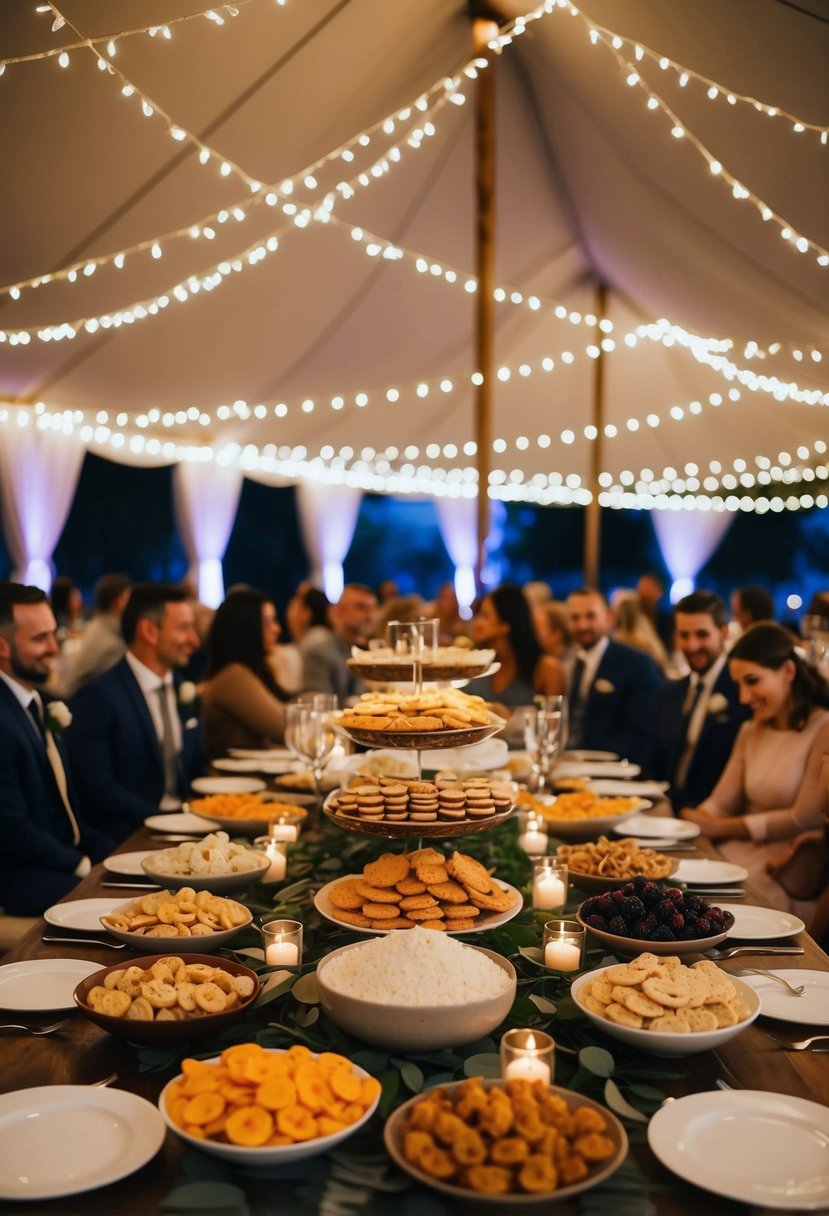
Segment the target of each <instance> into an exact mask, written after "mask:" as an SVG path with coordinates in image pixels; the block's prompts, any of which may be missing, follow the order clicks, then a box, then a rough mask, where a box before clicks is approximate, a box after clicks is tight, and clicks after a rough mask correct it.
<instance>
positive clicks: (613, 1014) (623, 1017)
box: [603, 1002, 644, 1030]
mask: <svg viewBox="0 0 829 1216" xmlns="http://www.w3.org/2000/svg"><path fill="white" fill-rule="evenodd" d="M603 1008H604V1016H605V1017H606V1018H607V1020H608V1021H609V1022H615V1023H616V1025H617V1026H629V1027H630V1028H631V1029H632V1030H641V1029H642V1026H643V1025H644V1022H643V1019H642V1018H640V1016H639V1014H638V1013H634V1012H633V1010H632V1009H628V1007H627V1005H617V1004H616V1003H615V1002H614V1003H612V1004H610V1005H605V1006H603Z"/></svg>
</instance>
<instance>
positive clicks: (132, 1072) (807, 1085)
mask: <svg viewBox="0 0 829 1216" xmlns="http://www.w3.org/2000/svg"><path fill="white" fill-rule="evenodd" d="M151 847H153V845H152V842H151V840H150V834H149V832H148V831H147V830H146V829H141V830H140V831H139V832H136V833H135V835H134V836H132V837H131V838H130V839H129V840H128V841H125V842H124V844H123V845H122V846H121V849H120V850H119V851H123V852H128V851H132V850H137V849H147V848H151ZM159 847H161V846H159ZM696 854H697V855H700V854H702V855H711V856H716V853H715V850H713V848H712V847H711V846H710V845H708V844H707V842H704V841H697V842H696ZM112 877H113V876H112V875H110V874H108V873H107V872H106V871H105V870H104V869H103V867H102V866H96V867H95V869H94V870H93V871H92V873H91V874H90V875H89V876H88V877H87V878H86V879H84V880H83V882H82V883H80V884H79V886H78V887H77V888H76V889H75V891H73V892H72V895H71V896H70V898H73V899H87V898H97V897H103V896H107V895H112V894H115V892H113V891H112V890H110V889H107V888H105V887H103V886H102V885H101V884H102V882H103V881H104V880H106V879H108V878H110V879H111V878H112ZM123 894H124V898H125V900H126V899H128V898H129V897H130V896H131V895H132V894H137V893H134V892H130V891H125V892H124V893H123ZM749 896H750V893H749ZM750 901H751V900H750V899H749V901H748V902H750ZM754 902H758V901H756V900H755V901H754ZM45 927H46V926H45V923H44V924H42V925H40V926H39V927H36V928H35V929H34V930H32V931H31V932H30V933H29V934H28V935H27V936H26V937H25V938H24V939H23V941H22V942H21V943H20V945H19V946H18V947H17V948H16V949H15V950H13V951H10V952H9V953H8V954H6V955H5V956H4V958H3V960H2V961H3V962H4V963H10V962H14V961H19V960H26V959H47V958H67V957H72V958H83V959H89V960H90V961H93V962H97V963H100V964H101V966H102V967H104V966H109V965H111V964H112V963H113V962H114V961H117V960H118V957H119V956H118V955H117V954H115V953H114V952H113V951H111V950H107V949H104V948H98V947H95V946H84V945H80V944H78V945H74V944H73V945H71V946H60V945H48V944H46V943H44V942H42V941H41V934H42V932H43V931H44V929H45ZM795 943H796V944H798V945H802V946H803V947H804V950H805V953H804V954H802V955H798V956H793V957H791V958H785V957H784V958H780V959H775V958H767V959H763V958H758V959H757V960H756V963H757V965H758V966H763V965H767V966H769V967H774V966H785V967H786V968H804V969H805V968H808V969H816V970H824V971H829V958H827V956H826V955H825V954H824V953H823V951H822V950H820V949H819V947H818V946H817V945H816V943H815V942H813V941H812V939H811V938H810V937H809V936H808V934H806V933H801V934H800V935H799V936H798V937H797V938H796V939H795ZM125 954H126V957H127V959H129V957H130V954H129V952H125ZM754 961H755V960H753V959H752V958H750V957H744V958H736V959H733V960H730V961H728V962H725V963H723V964H722V966H723V967H724V968H725V969H726V970H734V971H739V970H740V968H741V967H742V966H746V965H749V966H750V965H752V963H753V962H754ZM260 1016H261V1017H262V1019H263V1024H264V1022H266V1021H267V1010H263V1013H262V1015H260ZM2 1020H4V1021H13V1020H18V1019H17V1015H15V1016H14V1017H3V1018H2ZM20 1020H24V1021H25V1020H27V1018H26V1017H24V1018H23V1019H20ZM37 1020H38V1019H36V1018H32V1019H31V1023H32V1024H35V1022H36V1021H37ZM43 1020H44V1021H47V1020H50V1019H48V1018H44V1019H43ZM51 1020H54V1019H51ZM766 1025H768V1026H770V1027H771V1028H772V1029H774V1030H775V1032H778V1031H779V1032H780V1033H781V1035H782V1037H784V1038H785V1037H786V1036H787V1035H788V1036H789V1037H791V1038H792V1039H796V1038H801V1037H805V1036H806V1035H807V1034H809V1033H817V1032H819V1031H820V1027H815V1028H810V1027H808V1026H803V1027H801V1026H794V1025H787V1024H783V1023H771V1022H768V1020H767V1019H760V1020H759V1021H758V1022H756V1023H755V1024H754V1025H752V1026H750V1027H748V1028H747V1029H746V1031H745V1032H744V1033H743V1034H741V1035H739V1036H738V1037H737V1038H735V1039H733V1040H732V1041H731V1042H729V1043H727V1044H726V1045H725V1046H724V1047H723V1048H722V1049H721V1050H720V1051H719V1052H718V1053H714V1052H705V1053H702V1054H700V1055H697V1056H689V1057H687V1058H686V1059H683V1060H679V1061H678V1062H677V1063H678V1069H677V1071H679V1070H680V1069H681V1070H682V1072H683V1074H684V1075H683V1079H682V1080H681V1081H679V1082H675V1083H672V1084H671V1086H670V1088H671V1089H672V1092H673V1093H674V1096H677V1097H679V1096H681V1095H683V1094H686V1093H694V1092H699V1091H702V1090H708V1089H711V1088H713V1086H714V1082H715V1080H716V1078H717V1077H718V1076H724V1077H725V1078H726V1079H728V1080H729V1081H731V1083H732V1084H734V1085H738V1086H741V1087H743V1088H748V1089H761V1090H769V1091H773V1092H777V1093H784V1094H790V1095H792V1096H796V1097H801V1098H808V1099H811V1100H812V1101H815V1102H820V1103H825V1102H826V1100H827V1096H829V1053H827V1054H817V1053H809V1052H799V1053H798V1052H786V1051H783V1050H780V1049H779V1048H778V1047H777V1045H776V1044H775V1043H774V1042H773V1041H772V1040H771V1039H770V1038H769V1037H768V1035H767V1034H765V1033H764V1027H765V1026H766ZM608 1045H609V1046H611V1047H612V1046H613V1044H612V1042H609V1044H608ZM0 1049H2V1060H3V1064H2V1069H0V1091H2V1092H9V1091H13V1090H19V1089H24V1088H27V1087H29V1086H37V1085H61V1084H81V1085H86V1084H90V1083H92V1082H95V1081H97V1080H100V1079H102V1078H104V1077H106V1076H108V1075H109V1074H111V1073H113V1072H116V1073H117V1074H118V1080H117V1081H116V1082H115V1085H116V1087H117V1088H120V1089H124V1090H130V1091H132V1092H133V1093H136V1094H140V1095H142V1096H143V1097H145V1098H147V1099H149V1100H150V1101H151V1102H153V1103H155V1101H156V1100H157V1098H158V1094H159V1092H160V1090H161V1088H162V1087H163V1085H164V1084H165V1083H166V1081H167V1080H168V1079H169V1076H170V1075H171V1074H168V1073H164V1074H159V1073H143V1074H141V1073H139V1072H138V1068H137V1058H136V1052H135V1049H134V1048H132V1047H130V1046H129V1045H128V1044H127V1043H126V1042H125V1041H123V1040H121V1039H116V1038H114V1037H112V1036H111V1035H108V1034H107V1033H106V1032H104V1031H103V1030H101V1029H99V1028H98V1027H97V1026H95V1025H94V1023H92V1022H90V1021H88V1020H87V1019H86V1018H84V1017H82V1016H81V1015H80V1014H76V1015H74V1016H73V1017H72V1018H71V1019H70V1021H69V1022H68V1023H67V1025H66V1026H65V1027H64V1028H63V1029H61V1030H60V1031H59V1032H58V1033H56V1034H54V1035H51V1036H49V1037H44V1038H32V1037H31V1036H28V1035H25V1034H14V1033H11V1032H9V1033H3V1034H2V1035H0ZM377 1130H378V1147H379V1144H380V1127H379V1125H378V1129H377ZM0 1151H2V1145H0ZM758 1151H762V1146H761V1145H758ZM183 1152H184V1150H183V1147H182V1144H181V1142H180V1141H179V1140H178V1138H177V1137H176V1136H174V1135H173V1134H172V1133H171V1132H168V1133H167V1136H166V1139H165V1141H164V1145H163V1147H162V1149H161V1151H160V1152H159V1153H158V1155H157V1156H156V1157H155V1158H154V1159H153V1160H152V1161H151V1162H150V1163H148V1164H147V1165H146V1166H144V1167H143V1168H142V1169H141V1170H140V1171H138V1172H137V1173H135V1174H133V1175H131V1176H130V1177H129V1178H126V1179H124V1180H122V1181H121V1182H116V1183H113V1184H111V1185H109V1186H106V1187H103V1188H101V1189H99V1190H96V1191H90V1192H87V1193H85V1194H83V1195H81V1196H71V1197H69V1198H66V1199H57V1200H55V1199H51V1200H48V1201H43V1202H40V1203H31V1202H27V1203H12V1202H5V1203H3V1202H0V1213H10V1212H18V1211H19V1212H20V1213H30V1214H31V1213H37V1212H47V1211H48V1212H49V1214H50V1216H53V1214H54V1216H66V1214H70V1213H71V1214H72V1216H76V1214H79V1213H83V1214H84V1216H87V1214H88V1216H99V1214H106V1216H110V1214H112V1213H125V1214H128V1216H132V1214H134V1216H147V1214H148V1213H152V1212H155V1210H156V1208H157V1205H158V1203H159V1201H160V1200H161V1199H162V1198H163V1197H164V1196H165V1195H166V1194H167V1193H168V1192H169V1190H170V1189H171V1187H172V1186H173V1184H174V1183H175V1181H176V1179H177V1176H178V1174H179V1170H180V1165H181V1160H182V1155H183ZM634 1155H635V1157H636V1159H637V1160H638V1162H639V1164H640V1165H641V1167H642V1168H643V1170H644V1171H645V1173H646V1174H647V1175H648V1177H649V1178H651V1179H653V1180H655V1181H658V1182H661V1183H663V1184H665V1186H666V1188H667V1189H666V1190H665V1191H664V1192H659V1193H657V1194H656V1195H655V1197H654V1201H655V1204H656V1209H657V1212H658V1213H659V1216H674V1214H678V1213H689V1212H696V1211H698V1210H700V1209H702V1210H704V1211H705V1212H706V1213H714V1214H717V1213H732V1214H734V1216H736V1214H738V1213H743V1212H746V1211H747V1210H748V1209H747V1208H746V1207H745V1206H744V1205H742V1204H738V1203H733V1202H730V1201H728V1200H723V1199H720V1198H718V1197H717V1196H715V1195H712V1194H710V1193H709V1192H704V1191H701V1190H698V1189H697V1188H695V1187H693V1186H690V1185H688V1184H686V1183H684V1182H682V1181H680V1180H679V1179H678V1178H676V1177H675V1176H674V1175H673V1174H670V1173H669V1172H668V1171H667V1170H665V1169H664V1168H663V1167H662V1166H661V1165H660V1164H659V1162H658V1161H657V1160H656V1159H655V1158H654V1156H653V1154H652V1153H651V1152H650V1150H649V1149H648V1147H647V1145H639V1146H637V1147H636V1148H635V1149H634ZM241 1185H242V1186H243V1187H244V1190H245V1193H246V1195H247V1199H248V1203H249V1205H250V1210H251V1213H252V1214H253V1216H258V1214H265V1213H271V1212H274V1211H275V1210H276V1208H275V1206H274V1203H275V1192H274V1182H273V1180H264V1181H261V1182H260V1181H258V1180H251V1179H248V1178H246V1179H245V1180H244V1181H243V1182H242V1183H241ZM447 1202H448V1204H449V1207H452V1206H453V1205H452V1202H451V1201H447ZM277 1206H278V1205H277ZM455 1206H456V1207H457V1210H458V1211H468V1210H471V1209H469V1208H468V1206H467V1205H455ZM281 1210H282V1212H286V1210H287V1209H286V1208H285V1207H282V1209H281ZM556 1211H557V1212H558V1213H560V1216H571V1214H572V1213H575V1212H576V1211H577V1207H576V1204H575V1203H568V1204H561V1205H558V1206H557V1208H556Z"/></svg>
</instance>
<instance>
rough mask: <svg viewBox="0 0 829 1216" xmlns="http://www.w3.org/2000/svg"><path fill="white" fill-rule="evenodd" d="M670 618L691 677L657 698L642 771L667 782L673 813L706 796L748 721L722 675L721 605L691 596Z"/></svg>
mask: <svg viewBox="0 0 829 1216" xmlns="http://www.w3.org/2000/svg"><path fill="white" fill-rule="evenodd" d="M674 612H675V619H676V644H677V646H678V647H679V649H680V650H681V651H682V653H683V655H684V656H685V660H686V662H687V664H688V666H689V667H690V669H691V671H690V674H689V675H687V676H686V677H685V679H683V680H672V681H671V683H670V684H668V685H667V686H666V687H665V688H664V689H663V691H662V693H661V695H660V697H659V701H658V703H657V709H656V735H655V737H654V745H653V751H652V753H651V759H650V763H649V766H648V767H649V771H650V775H651V776H652V777H655V778H657V779H658V780H660V781H670V783H671V788H670V790H669V793H668V797H669V798H670V800H671V804H672V806H673V808H674V811H679V810H680V809H681V808H682V807H684V806H696V805H697V804H698V803H700V802H702V801H703V800H704V799H705V798H707V797H708V795H709V794H710V793H711V791H712V790H713V788H714V786H715V785H716V784H717V781H718V779H719V776H720V773H721V772H722V770H723V769H724V767H725V762H726V760H727V759H728V757H729V756H730V754H731V749H732V747H733V746H734V740H735V738H736V737H737V731H738V730H739V729H740V726H741V725H742V723H743V722H745V721H746V719H747V718H748V717H749V716H750V715H749V712H748V710H746V709H745V708H744V707H743V706H742V705H740V700H739V693H738V690H737V686H736V684H735V683H734V681H733V680H732V679H731V677H730V675H729V674H728V665H727V663H726V639H727V637H728V626H727V624H726V610H725V604H724V603H723V601H722V600H721V599H720V597H719V596H718V595H714V593H713V592H711V591H695V592H693V593H692V594H691V595H686V596H685V598H684V599H681V600H680V601H679V603H678V604H677V605H676V608H675V609H674Z"/></svg>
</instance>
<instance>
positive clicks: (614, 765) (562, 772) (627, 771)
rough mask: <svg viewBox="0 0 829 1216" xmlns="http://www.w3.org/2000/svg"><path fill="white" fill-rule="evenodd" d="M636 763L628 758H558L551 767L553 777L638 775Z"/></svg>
mask: <svg viewBox="0 0 829 1216" xmlns="http://www.w3.org/2000/svg"><path fill="white" fill-rule="evenodd" d="M641 771H642V770H641V768H640V767H639V765H638V764H633V763H632V762H631V761H630V760H559V762H558V764H557V765H556V766H555V768H554V769H553V778H554V780H556V781H558V780H560V779H561V778H562V777H619V778H622V779H624V778H626V777H638V776H639V774H640V773H641Z"/></svg>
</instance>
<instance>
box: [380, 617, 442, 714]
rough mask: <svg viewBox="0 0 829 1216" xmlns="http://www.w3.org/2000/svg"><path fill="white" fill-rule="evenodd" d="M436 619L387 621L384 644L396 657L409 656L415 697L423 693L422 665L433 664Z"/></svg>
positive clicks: (437, 623) (438, 623)
mask: <svg viewBox="0 0 829 1216" xmlns="http://www.w3.org/2000/svg"><path fill="white" fill-rule="evenodd" d="M439 625H440V622H439V621H438V620H437V618H436V617H421V618H419V619H418V620H415V621H389V623H388V625H387V626H386V643H387V645H388V647H389V649H390V650H393V651H394V653H395V654H397V655H411V658H412V688H413V693H414V695H415V696H420V693H421V692H422V691H423V664H424V662H434V660H435V657H436V654H437V645H438V628H439Z"/></svg>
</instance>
